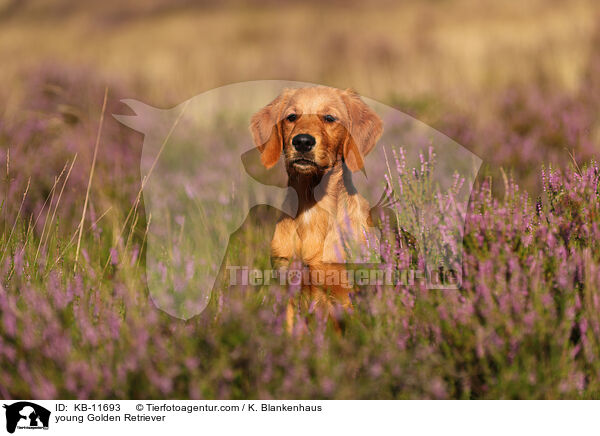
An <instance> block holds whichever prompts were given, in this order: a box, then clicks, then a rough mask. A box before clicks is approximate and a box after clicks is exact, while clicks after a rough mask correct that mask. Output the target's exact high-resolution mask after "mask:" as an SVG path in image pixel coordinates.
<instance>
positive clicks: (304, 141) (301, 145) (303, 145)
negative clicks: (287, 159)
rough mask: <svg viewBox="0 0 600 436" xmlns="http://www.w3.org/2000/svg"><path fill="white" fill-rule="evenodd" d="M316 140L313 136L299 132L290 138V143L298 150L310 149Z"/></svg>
mask: <svg viewBox="0 0 600 436" xmlns="http://www.w3.org/2000/svg"><path fill="white" fill-rule="evenodd" d="M316 142H317V141H315V137H314V136H312V135H309V134H307V133H300V134H299V135H296V136H294V137H293V138H292V145H293V146H294V148H295V149H296V150H298V151H299V152H302V153H304V152H306V151H311V150H312V148H313V147H314V146H315V144H316Z"/></svg>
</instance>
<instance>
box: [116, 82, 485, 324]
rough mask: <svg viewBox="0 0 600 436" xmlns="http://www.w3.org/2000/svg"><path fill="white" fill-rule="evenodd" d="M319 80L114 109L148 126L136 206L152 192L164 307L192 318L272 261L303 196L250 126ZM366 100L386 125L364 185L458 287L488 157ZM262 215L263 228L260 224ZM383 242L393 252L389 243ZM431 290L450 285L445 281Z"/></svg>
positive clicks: (149, 233)
mask: <svg viewBox="0 0 600 436" xmlns="http://www.w3.org/2000/svg"><path fill="white" fill-rule="evenodd" d="M310 86H315V85H314V84H309V83H303V82H289V81H279V80H273V81H270V80H265V81H254V82H243V83H236V84H231V85H227V86H223V87H220V88H216V89H212V90H209V91H207V92H205V93H202V94H199V95H197V96H195V97H192V98H190V99H188V100H186V101H185V102H183V103H181V104H180V105H177V106H175V107H173V108H170V109H161V108H155V107H152V106H149V105H147V104H144V103H142V102H140V101H136V100H132V99H125V100H122V102H123V103H124V105H126V106H127V107H128V108H129V109H130V113H129V114H123V115H118V114H114V115H113V116H114V118H116V119H117V120H118V121H119V122H121V123H123V124H124V125H126V126H128V127H130V128H132V129H134V130H136V131H138V132H141V133H143V135H144V140H143V147H142V154H141V159H140V176H141V179H140V197H139V199H138V200H137V202H136V203H135V208H137V207H138V205H139V207H142V205H141V202H142V198H143V208H144V210H145V216H146V219H147V228H146V232H145V239H144V242H145V244H146V246H145V261H146V262H145V266H146V283H147V286H148V290H149V295H150V297H151V299H152V301H153V302H154V304H155V305H156V306H157V307H158V308H160V309H161V310H163V311H165V312H166V313H168V314H170V315H172V316H175V317H177V318H181V319H189V318H191V317H193V316H195V315H197V314H199V313H201V312H202V311H203V310H204V309H205V308H206V307H207V305H208V303H209V301H210V299H211V294H212V290H213V289H223V288H224V287H226V286H227V285H228V284H227V279H228V278H229V277H230V275H229V274H228V270H227V266H228V265H234V266H238V267H248V268H252V267H254V266H257V265H258V266H261V265H263V263H261V262H262V259H263V258H264V253H267V255H268V253H270V246H269V242H270V241H271V240H272V236H273V232H274V225H275V223H276V221H277V216H278V214H279V213H281V212H282V213H285V214H287V215H289V216H292V217H293V216H296V214H297V211H298V204H299V203H298V198H297V193H296V191H295V190H294V189H293V188H291V187H290V186H289V180H288V174H287V173H286V169H285V165H284V162H283V159H280V160H279V161H277V163H276V164H274V165H273V166H272V167H270V168H268V169H267V168H265V166H264V165H263V164H262V163H261V153H260V151H259V150H258V148H257V147H256V145H255V144H254V143H253V141H252V137H251V134H250V132H249V131H248V126H249V124H250V119H251V116H252V115H253V114H255V113H256V112H257V111H258V110H260V109H261V108H263V107H265V105H267V104H268V103H269V102H270V101H273V99H275V98H276V97H277V96H278V95H280V94H281V92H282V90H284V89H296V88H302V87H310ZM362 99H363V100H364V102H365V103H366V104H367V105H368V106H369V107H370V108H371V109H373V110H374V111H375V112H376V113H377V114H378V116H379V117H380V118H381V119H382V121H383V126H384V127H383V134H382V136H381V137H380V139H379V142H378V145H377V146H376V147H375V148H374V149H373V150H372V151H371V152H370V153H369V154H368V156H365V158H364V162H363V163H364V165H363V168H362V170H360V171H357V172H355V173H354V174H353V178H352V184H353V185H354V188H355V189H356V192H358V193H359V194H360V196H361V197H363V198H364V199H365V200H366V201H367V203H368V204H369V205H370V206H371V207H372V208H373V210H374V211H375V213H374V212H371V215H372V216H373V215H375V216H376V217H378V218H379V219H380V220H381V221H382V222H383V223H384V225H382V226H380V227H385V226H386V225H388V224H389V227H393V226H395V227H398V228H401V229H403V231H406V232H405V233H406V234H408V235H410V236H412V238H413V239H414V241H415V243H414V244H413V245H414V246H415V247H416V249H415V251H417V253H416V254H417V255H418V256H415V257H417V260H418V262H417V268H418V270H419V271H420V270H423V271H433V272H435V271H438V270H440V269H441V270H443V271H451V272H452V273H453V275H454V276H456V280H455V281H454V283H453V284H451V286H454V287H456V286H458V285H460V280H461V278H462V242H463V233H464V225H465V219H466V211H467V205H468V202H469V198H470V194H471V189H472V187H473V183H474V181H475V177H476V175H477V173H478V171H479V167H480V165H481V159H480V158H479V157H477V156H475V155H474V154H473V153H471V152H470V151H469V150H467V149H466V148H464V147H462V146H461V145H460V144H458V143H456V142H455V141H453V140H452V139H451V138H449V137H447V136H445V135H443V134H442V133H440V132H438V131H436V130H435V129H433V128H431V127H429V126H427V125H426V124H424V123H422V122H420V121H418V120H416V119H414V118H412V117H410V116H409V115H407V114H404V113H402V112H400V111H398V110H396V109H394V108H392V107H390V106H387V105H384V104H382V103H380V102H377V101H375V100H371V99H368V98H365V97H362ZM413 169H414V170H413ZM322 186H325V184H324V183H321V184H319V185H318V186H316V188H315V193H317V191H318V188H319V187H322ZM132 210H133V209H132ZM136 210H137V209H136ZM380 212H381V213H380ZM381 216H383V217H384V218H381ZM253 220H256V221H257V222H260V225H258V224H256V225H251V224H252V223H253ZM270 226H272V227H270ZM245 229H250V230H251V231H252V233H248V234H244V233H243V232H244V230H245ZM236 234H238V235H240V234H241V235H244V236H243V238H242V237H240V239H236V238H235V237H234V235H236ZM403 234H404V233H403ZM394 237H395V236H394ZM265 241H267V242H265ZM376 242H377V241H376ZM392 242H393V241H392ZM250 244H251V245H250ZM350 248H352V247H350ZM358 248H362V247H358ZM372 251H373V252H374V253H375V254H376V255H377V254H381V253H382V252H383V253H384V255H385V256H388V252H389V253H391V254H389V256H388V257H391V256H393V255H394V254H393V253H392V251H391V249H389V250H388V248H387V245H385V244H381V243H374V244H373V247H372ZM351 254H352V255H348V256H347V259H351V262H349V263H355V264H360V263H365V264H369V263H372V262H376V260H375V261H374V260H373V259H372V258H371V257H369V256H363V253H362V252H361V250H352V252H351ZM354 254H356V255H354ZM369 254H371V253H370V252H369V253H367V255H369ZM382 256H383V255H381V256H379V257H382ZM362 257H365V260H364V261H363V260H362ZM376 259H378V257H376ZM402 262H404V260H403V261H402ZM400 263H401V262H400ZM402 268H404V266H402ZM406 268H408V267H406ZM428 286H429V283H428ZM438 286H439V287H438ZM431 287H432V288H436V289H437V288H442V289H443V288H446V283H442V284H440V285H438V284H436V283H435V282H432V283H431Z"/></svg>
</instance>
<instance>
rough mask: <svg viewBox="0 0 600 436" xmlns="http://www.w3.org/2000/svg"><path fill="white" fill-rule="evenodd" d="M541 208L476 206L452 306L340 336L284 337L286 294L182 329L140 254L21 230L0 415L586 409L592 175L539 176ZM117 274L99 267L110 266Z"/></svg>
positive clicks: (6, 325)
mask: <svg viewBox="0 0 600 436" xmlns="http://www.w3.org/2000/svg"><path fill="white" fill-rule="evenodd" d="M541 177H542V180H543V186H544V195H543V196H541V197H540V198H539V199H537V200H535V201H534V200H532V199H530V198H528V196H527V194H526V193H524V192H521V191H520V189H519V187H518V186H517V185H516V184H515V183H514V182H512V181H510V180H508V179H507V180H506V186H505V193H504V195H503V196H502V198H495V197H493V196H492V195H491V190H490V188H489V186H488V185H487V184H483V185H481V186H479V187H477V188H476V190H475V191H474V193H473V195H472V202H471V205H470V210H469V213H468V222H467V225H466V231H465V239H464V248H465V254H464V271H463V273H464V275H463V281H462V287H461V288H460V289H458V290H427V289H425V287H424V286H422V285H421V284H420V283H418V282H417V283H415V284H414V285H407V286H403V285H399V286H395V287H390V286H387V287H386V286H380V287H375V288H374V289H370V290H368V291H364V292H359V293H357V294H356V295H354V302H355V305H354V310H353V313H352V314H344V313H340V314H339V316H340V317H341V319H342V320H343V322H344V324H345V331H344V333H343V334H338V333H336V332H335V331H334V329H333V328H332V327H331V326H330V325H328V324H327V323H326V321H325V320H323V319H319V318H318V316H316V315H314V316H312V317H310V316H309V317H308V318H307V319H306V320H300V322H299V323H298V324H297V325H296V327H295V330H294V332H293V333H292V334H291V335H290V334H288V333H286V330H285V322H284V320H285V316H284V314H285V305H286V303H287V292H293V290H291V291H290V290H286V289H283V288H279V287H276V286H270V287H268V288H267V287H264V288H258V289H257V288H254V287H237V288H231V289H222V290H221V291H220V292H217V293H215V294H214V295H213V298H212V300H211V302H210V304H209V306H208V308H207V309H206V310H205V311H204V312H203V313H202V314H201V315H199V316H196V317H195V318H192V319H191V320H188V321H182V320H178V319H175V318H172V317H170V316H168V315H166V314H165V313H163V312H161V311H160V310H158V309H156V308H155V307H154V305H153V304H152V302H151V301H149V298H148V295H147V294H146V292H145V291H144V289H145V288H144V283H143V280H144V279H143V277H144V273H143V259H141V255H140V253H143V250H140V249H139V245H137V243H136V242H135V241H131V242H130V243H127V242H124V243H122V244H120V245H118V246H117V247H115V248H114V249H113V250H112V251H108V250H106V249H105V248H102V246H103V245H102V244H97V241H96V238H97V237H99V238H101V237H102V236H99V235H96V236H94V233H93V232H91V233H86V236H85V238H84V242H83V244H82V256H81V257H80V260H79V262H78V268H77V270H76V272H73V266H74V252H75V249H74V248H73V246H68V245H66V243H65V241H64V240H63V239H62V238H61V237H60V236H59V235H56V234H52V235H51V236H50V238H49V241H48V244H47V247H46V248H45V249H42V250H39V249H38V245H39V244H40V241H39V238H38V237H37V236H35V234H34V233H33V232H29V231H28V229H27V225H26V223H25V222H21V223H20V224H19V225H18V226H17V228H16V229H15V232H14V234H13V237H12V239H11V240H9V241H7V236H6V235H5V236H4V239H3V240H2V242H3V243H2V254H1V257H0V265H1V268H2V270H1V280H2V282H1V283H2V287H1V288H0V332H1V334H0V396H1V397H3V398H29V397H33V398H59V397H60V398H65V397H66V398H164V397H172V398H293V397H299V398H580V397H586V398H587V397H594V396H597V395H598V392H599V381H600V380H599V377H598V374H599V370H600V363H599V360H598V356H599V355H600V343H599V342H598V338H599V337H600V255H599V253H600V246H599V245H600V220H599V218H600V202H599V199H600V197H599V195H600V194H599V191H598V190H599V189H600V188H599V183H600V171H599V168H598V164H597V163H595V162H591V163H589V164H588V165H586V166H583V167H581V168H574V169H570V170H567V171H562V172H559V171H555V170H544V171H543V172H542V174H541ZM107 260H110V262H109V263H108V264H107V263H106V261H107Z"/></svg>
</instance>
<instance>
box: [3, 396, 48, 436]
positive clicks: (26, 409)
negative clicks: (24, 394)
mask: <svg viewBox="0 0 600 436" xmlns="http://www.w3.org/2000/svg"><path fill="white" fill-rule="evenodd" d="M2 407H4V408H5V409H6V431H8V432H9V433H14V432H15V430H16V429H28V430H34V429H43V430H47V429H48V425H49V424H50V411H49V410H48V409H46V408H44V407H42V406H39V405H37V404H35V403H30V402H29V401H19V402H17V403H13V404H11V405H9V406H7V405H3V406H2Z"/></svg>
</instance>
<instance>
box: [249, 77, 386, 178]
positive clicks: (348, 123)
mask: <svg viewBox="0 0 600 436" xmlns="http://www.w3.org/2000/svg"><path fill="white" fill-rule="evenodd" d="M382 130H383V123H382V121H381V119H380V118H379V116H377V114H376V113H375V111H373V110H372V109H371V108H370V107H369V106H367V104H365V103H364V102H363V101H362V100H361V99H360V97H359V96H358V94H357V93H356V92H354V91H352V90H345V91H342V90H339V89H335V88H329V87H324V86H318V87H311V88H299V89H286V90H284V91H283V92H282V93H281V94H280V95H279V96H278V97H277V98H276V99H275V100H273V101H272V102H271V103H269V104H268V105H267V106H265V107H264V108H262V109H261V110H259V111H258V112H257V113H256V114H254V116H253V117H252V120H251V123H250V131H251V132H252V137H253V139H254V144H255V145H256V147H257V148H258V150H259V151H260V153H261V162H262V164H263V165H264V166H265V167H266V168H271V167H272V166H273V165H275V164H276V163H277V161H278V160H279V157H280V156H281V154H282V153H283V154H284V158H285V166H286V170H287V172H288V174H290V175H308V176H313V175H322V174H323V173H325V172H326V171H327V170H328V169H330V168H332V167H333V166H334V165H335V164H336V163H337V162H339V161H340V160H343V161H344V162H345V163H346V165H347V166H348V168H349V169H350V170H351V171H358V170H360V169H362V168H363V165H364V160H363V159H364V157H365V156H366V155H367V154H368V153H369V152H370V151H371V150H372V149H373V147H374V146H375V144H376V143H377V140H378V139H379V137H380V136H381V133H382Z"/></svg>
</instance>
